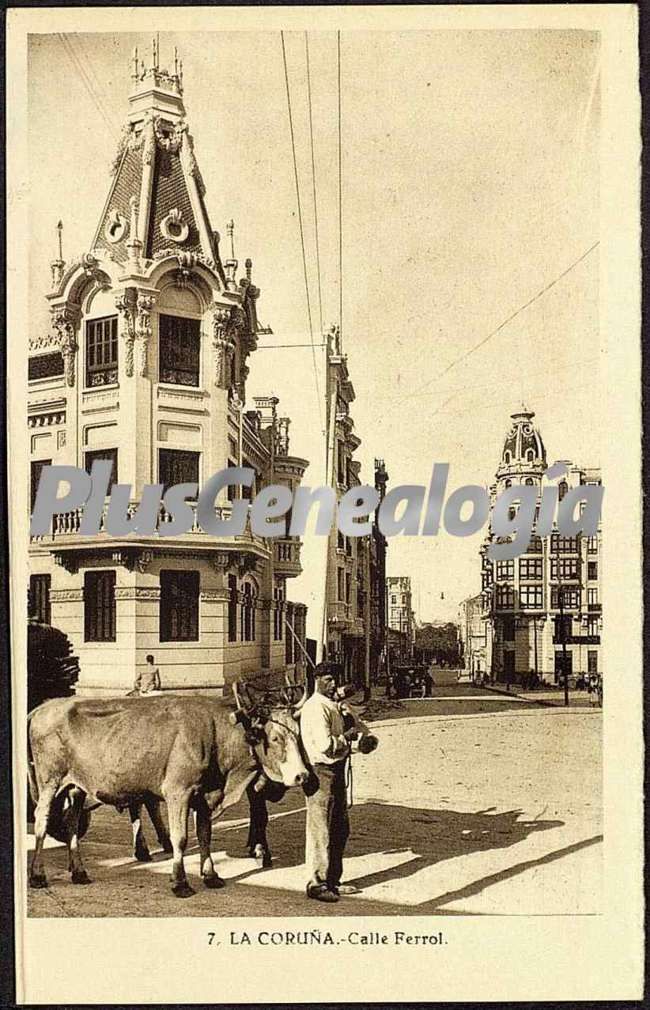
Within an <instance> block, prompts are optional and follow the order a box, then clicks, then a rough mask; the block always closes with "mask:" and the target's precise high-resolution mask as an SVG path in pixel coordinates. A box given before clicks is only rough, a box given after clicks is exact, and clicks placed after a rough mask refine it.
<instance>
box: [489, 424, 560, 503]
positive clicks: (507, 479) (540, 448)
mask: <svg viewBox="0 0 650 1010" xmlns="http://www.w3.org/2000/svg"><path fill="white" fill-rule="evenodd" d="M534 416H535V414H534V412H533V411H532V410H527V409H526V407H525V406H524V405H523V404H522V406H521V408H520V409H519V410H518V411H515V413H514V414H511V420H512V425H511V428H510V431H509V432H508V434H507V435H506V439H505V442H504V445H503V452H502V453H501V461H500V463H499V466H498V468H497V472H496V479H497V486H498V488H499V489H502V488H503V487H510V485H511V484H512V483H514V482H516V483H519V484H524V483H525V484H538V483H539V481H540V480H541V477H542V474H543V473H544V471H545V470H546V468H547V463H546V449H545V448H544V443H543V442H542V436H541V435H540V433H539V431H538V430H537V428H535V427H534V425H533V423H532V421H533V418H534Z"/></svg>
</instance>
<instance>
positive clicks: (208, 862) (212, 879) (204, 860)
mask: <svg viewBox="0 0 650 1010" xmlns="http://www.w3.org/2000/svg"><path fill="white" fill-rule="evenodd" d="M210 817H211V814H210V809H209V807H208V805H207V803H206V802H205V799H204V798H203V796H200V797H199V798H198V799H197V801H196V837H197V838H198V841H199V852H200V854H201V876H202V877H203V883H204V884H205V886H206V887H210V888H216V887H225V884H226V882H225V880H222V879H221V877H220V876H219V874H218V873H217V871H216V870H215V868H214V863H213V862H212V853H211V852H210V842H211V841H212V821H211V819H210Z"/></svg>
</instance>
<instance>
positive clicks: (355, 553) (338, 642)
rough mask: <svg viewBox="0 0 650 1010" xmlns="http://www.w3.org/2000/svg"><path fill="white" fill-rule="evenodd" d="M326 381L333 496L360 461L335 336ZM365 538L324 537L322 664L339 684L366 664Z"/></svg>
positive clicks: (346, 486)
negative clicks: (327, 665) (329, 667)
mask: <svg viewBox="0 0 650 1010" xmlns="http://www.w3.org/2000/svg"><path fill="white" fill-rule="evenodd" d="M327 341H328V347H327V370H328V371H327V379H328V389H329V391H330V395H329V396H328V403H330V402H331V404H332V406H333V410H334V416H333V417H332V418H331V425H332V426H333V429H334V431H333V447H332V450H333V454H332V459H331V482H332V487H333V488H334V490H335V491H336V496H337V498H341V497H342V496H343V495H344V494H345V493H346V491H349V490H350V488H353V487H358V486H359V485H360V484H361V479H360V477H359V471H360V469H361V463H360V462H359V461H358V460H356V459H354V453H355V452H356V450H357V449H358V448H359V446H360V445H361V439H360V438H359V437H358V436H357V435H356V434H355V431H354V421H353V419H352V416H351V414H350V404H351V403H352V402H353V401H354V398H355V393H354V386H353V385H352V381H351V379H350V375H349V372H348V363H347V357H346V356H345V355H344V354H343V352H342V349H341V338H340V333H339V331H338V329H337V328H336V327H334V328H333V329H332V330H331V331H330V333H329V334H327ZM370 539H371V538H370V537H349V536H346V535H345V534H343V533H341V532H340V531H339V530H338V529H337V527H336V525H335V524H334V525H333V527H332V529H331V531H330V534H329V544H328V558H327V596H326V600H327V604H326V606H327V632H326V647H327V652H326V655H327V661H328V662H330V663H332V664H333V665H334V667H335V668H336V670H337V673H338V676H339V677H340V678H341V680H343V681H345V682H349V681H354V682H355V683H357V684H359V685H361V684H362V683H363V680H364V673H365V666H366V621H367V620H369V614H370V594H369V585H370V563H371V562H370V554H369V552H370V551H371V544H370Z"/></svg>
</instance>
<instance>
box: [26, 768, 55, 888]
mask: <svg viewBox="0 0 650 1010" xmlns="http://www.w3.org/2000/svg"><path fill="white" fill-rule="evenodd" d="M57 786H58V783H51V784H50V783H48V784H47V785H41V787H40V789H39V796H38V803H37V804H36V810H35V811H34V855H33V856H32V863H31V866H30V868H29V886H30V887H47V877H46V876H45V870H44V869H43V845H44V843H45V836H46V834H47V822H48V820H49V817H50V811H51V809H52V803H53V802H54V797H55V796H56V790H57Z"/></svg>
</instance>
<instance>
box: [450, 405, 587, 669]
mask: <svg viewBox="0 0 650 1010" xmlns="http://www.w3.org/2000/svg"><path fill="white" fill-rule="evenodd" d="M534 416H535V415H534V413H533V412H532V411H528V410H525V409H524V408H522V410H520V411H519V412H517V413H515V414H513V415H512V418H511V420H512V424H511V428H510V431H509V432H508V435H507V436H506V439H505V442H504V446H503V451H502V454H501V461H500V463H499V467H498V469H497V472H496V482H495V483H494V484H493V485H492V487H491V488H490V494H491V498H492V501H494V499H495V498H496V497H497V495H498V494H500V493H501V491H503V490H504V489H505V488H509V487H512V486H513V485H517V484H520V485H524V486H528V487H534V488H536V489H538V491H539V494H540V496H541V494H542V492H543V490H544V487H545V486H551V482H550V481H547V480H546V478H545V473H546V470H547V469H548V466H547V461H546V450H545V448H544V443H543V442H542V438H541V436H540V433H539V431H538V430H537V429H536V428H535V426H534V425H533V418H534ZM559 462H562V463H563V464H564V466H565V467H566V470H567V474H566V476H565V477H564V478H563V479H562V480H561V481H560V483H559V485H557V486H558V489H559V498H560V500H561V499H562V498H563V496H564V495H565V494H566V493H567V491H568V490H569V489H570V488H573V487H576V486H579V485H585V484H600V483H601V478H600V471H599V470H596V469H586V468H584V467H579V466H576V465H574V464H573V463H571V462H570V461H568V460H561V461H559ZM552 486H556V485H555V483H553V485H552ZM491 536H492V535H491V534H489V535H488V538H487V540H486V542H485V543H484V544H483V547H482V549H481V558H482V593H481V599H482V602H483V606H482V611H483V613H482V619H483V620H484V621H485V622H487V633H486V634H485V636H484V637H482V636H481V635H480V634H478V633H477V629H476V606H475V602H476V598H474V597H473V598H470V600H469V601H465V604H466V605H469V607H470V608H471V613H468V614H467V620H468V621H470V623H471V624H472V626H473V637H474V639H475V650H476V655H475V656H474V657H472V656H470V657H469V669H471V670H473V671H474V672H482V671H484V670H487V671H491V672H492V677H493V678H494V679H496V680H497V681H498V682H502V683H506V684H515V683H520V684H521V683H527V682H528V679H529V678H530V675H531V672H532V673H535V674H537V676H538V677H539V678H540V679H541V680H543V681H544V682H545V683H548V684H558V683H560V682H561V680H562V675H563V672H564V670H565V668H566V672H567V674H568V676H569V678H570V679H571V678H574V679H579V678H580V677H582V676H584V675H586V674H588V673H602V672H603V671H602V666H601V659H600V640H601V632H602V603H601V596H600V585H601V577H602V571H601V549H602V533H601V529H600V525H599V528H598V532H597V534H596V535H595V536H593V537H588V536H583V535H581V534H578V535H577V536H562V535H561V534H559V533H558V532H557V530H555V531H554V532H552V533H551V535H550V536H546V537H538V536H536V535H535V530H534V527H533V535H532V537H531V540H530V543H529V545H528V549H527V551H526V552H525V553H524V554H521V555H520V556H519V557H517V558H514V559H512V560H508V561H492V560H491V559H490V558H489V557H488V555H487V547H488V545H489V543H490V542H491ZM470 637H472V636H470ZM470 644H471V643H470Z"/></svg>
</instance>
